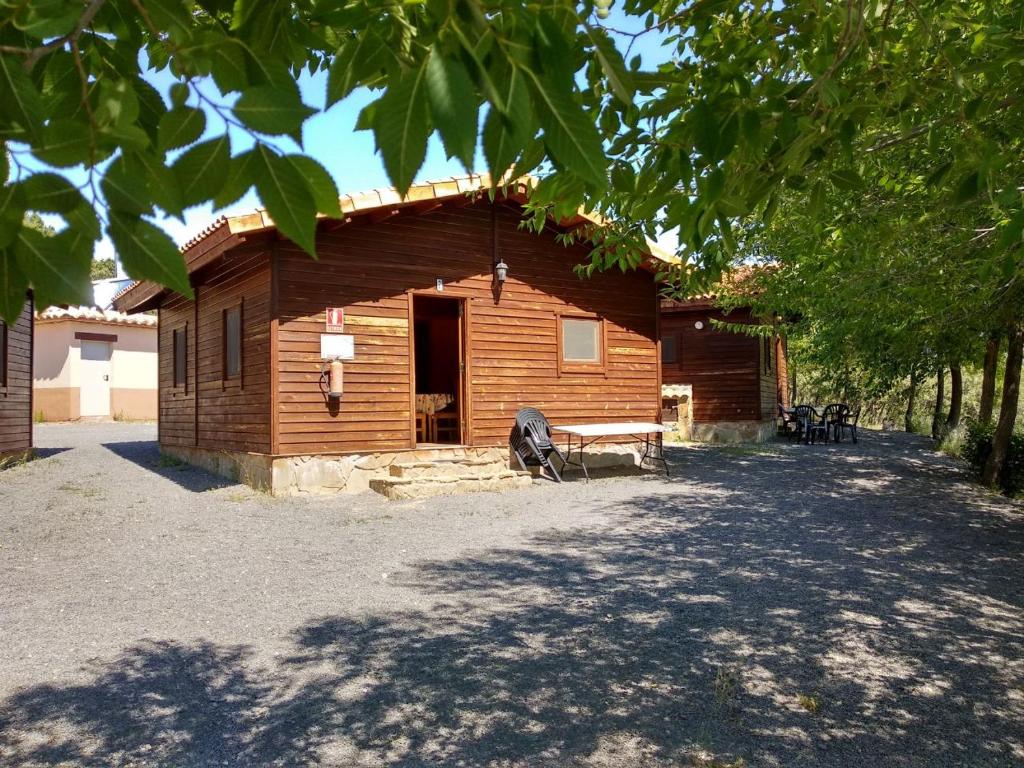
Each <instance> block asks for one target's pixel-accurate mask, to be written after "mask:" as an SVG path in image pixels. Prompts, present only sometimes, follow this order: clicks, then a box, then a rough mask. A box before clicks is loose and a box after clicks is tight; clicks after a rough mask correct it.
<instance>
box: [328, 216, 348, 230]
mask: <svg viewBox="0 0 1024 768" xmlns="http://www.w3.org/2000/svg"><path fill="white" fill-rule="evenodd" d="M351 223H352V217H351V216H346V217H345V218H343V219H329V220H328V221H327V223H326V224H324V225H323V227H324V232H334V231H336V230H339V229H341V228H342V227H344V226H345V225H346V224H351Z"/></svg>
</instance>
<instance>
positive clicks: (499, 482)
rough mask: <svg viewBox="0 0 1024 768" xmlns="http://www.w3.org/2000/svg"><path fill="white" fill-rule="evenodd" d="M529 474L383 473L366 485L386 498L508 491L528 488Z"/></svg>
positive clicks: (507, 472) (413, 497) (508, 471)
mask: <svg viewBox="0 0 1024 768" xmlns="http://www.w3.org/2000/svg"><path fill="white" fill-rule="evenodd" d="M532 484H533V478H532V477H530V475H529V474H528V473H526V472H517V471H514V470H511V469H504V470H502V471H500V472H495V473H492V474H490V475H482V476H481V475H471V474H470V475H467V474H462V475H457V474H456V475H450V476H431V477H383V478H379V479H374V480H371V481H370V488H372V489H373V490H374V491H376V492H377V493H379V494H381V495H382V496H385V497H386V498H388V499H390V500H392V501H396V500H399V499H425V498H428V497H430V496H454V495H455V494H460V493H479V492H481V491H511V490H515V489H516V488H529V487H530V486H531V485H532Z"/></svg>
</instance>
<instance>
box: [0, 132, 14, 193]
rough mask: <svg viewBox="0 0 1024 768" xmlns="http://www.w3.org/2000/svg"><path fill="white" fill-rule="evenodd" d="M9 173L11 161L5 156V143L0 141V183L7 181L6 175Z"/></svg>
mask: <svg viewBox="0 0 1024 768" xmlns="http://www.w3.org/2000/svg"><path fill="white" fill-rule="evenodd" d="M10 175H11V162H10V160H8V158H7V145H6V144H5V143H4V142H2V141H0V184H6V183H7V177H8V176H10Z"/></svg>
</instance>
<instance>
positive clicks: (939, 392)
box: [932, 365, 946, 440]
mask: <svg viewBox="0 0 1024 768" xmlns="http://www.w3.org/2000/svg"><path fill="white" fill-rule="evenodd" d="M945 399H946V369H945V368H943V367H942V366H941V365H940V366H939V367H938V369H937V370H936V371H935V410H934V411H933V412H932V440H938V439H939V438H940V437H942V405H943V401H945Z"/></svg>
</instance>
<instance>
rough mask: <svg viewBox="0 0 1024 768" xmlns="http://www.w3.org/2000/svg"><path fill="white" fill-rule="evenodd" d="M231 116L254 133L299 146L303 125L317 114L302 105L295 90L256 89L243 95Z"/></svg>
mask: <svg viewBox="0 0 1024 768" xmlns="http://www.w3.org/2000/svg"><path fill="white" fill-rule="evenodd" d="M233 112H234V113H235V117H237V118H238V119H239V120H241V121H242V122H243V123H245V125H247V126H248V127H250V128H252V129H253V130H254V131H259V132H260V133H265V134H268V135H270V136H281V135H288V136H291V137H292V138H293V139H295V141H296V142H298V143H299V144H301V143H302V123H303V122H304V121H305V120H306V118H307V117H309V116H310V115H312V114H315V113H316V110H315V109H311V108H309V107H307V106H306V105H305V104H303V103H302V99H301V97H300V95H299V90H298V88H282V87H279V86H276V85H257V86H254V87H252V88H246V89H245V90H244V91H242V95H241V97H240V98H239V99H238V101H237V102H235V106H234V109H233Z"/></svg>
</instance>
